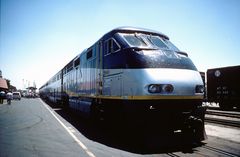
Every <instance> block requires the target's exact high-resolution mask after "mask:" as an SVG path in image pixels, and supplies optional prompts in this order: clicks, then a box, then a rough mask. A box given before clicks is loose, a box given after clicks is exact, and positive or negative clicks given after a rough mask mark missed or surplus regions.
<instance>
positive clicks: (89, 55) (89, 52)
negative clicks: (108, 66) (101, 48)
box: [87, 50, 92, 59]
mask: <svg viewBox="0 0 240 157" xmlns="http://www.w3.org/2000/svg"><path fill="white" fill-rule="evenodd" d="M91 57H92V50H90V51H88V52H87V59H89V58H91Z"/></svg>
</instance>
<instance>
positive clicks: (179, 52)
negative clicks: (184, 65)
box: [176, 51, 188, 57]
mask: <svg viewBox="0 0 240 157" xmlns="http://www.w3.org/2000/svg"><path fill="white" fill-rule="evenodd" d="M176 53H178V54H180V55H184V56H186V57H188V54H187V53H186V52H183V51H176Z"/></svg>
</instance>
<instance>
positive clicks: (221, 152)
mask: <svg viewBox="0 0 240 157" xmlns="http://www.w3.org/2000/svg"><path fill="white" fill-rule="evenodd" d="M202 148H204V149H207V150H208V151H213V152H216V153H218V154H220V155H223V156H229V157H239V154H234V153H232V152H228V151H225V150H221V149H218V148H215V147H211V146H206V145H205V146H202Z"/></svg>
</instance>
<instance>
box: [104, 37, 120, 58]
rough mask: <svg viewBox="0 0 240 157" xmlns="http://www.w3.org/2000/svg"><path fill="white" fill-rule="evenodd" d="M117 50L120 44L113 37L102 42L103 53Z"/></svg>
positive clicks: (106, 53)
mask: <svg viewBox="0 0 240 157" xmlns="http://www.w3.org/2000/svg"><path fill="white" fill-rule="evenodd" d="M119 50H120V46H119V44H118V43H117V42H116V41H115V40H114V39H113V38H111V39H108V40H106V41H105V42H104V55H108V54H110V53H114V52H117V51H119Z"/></svg>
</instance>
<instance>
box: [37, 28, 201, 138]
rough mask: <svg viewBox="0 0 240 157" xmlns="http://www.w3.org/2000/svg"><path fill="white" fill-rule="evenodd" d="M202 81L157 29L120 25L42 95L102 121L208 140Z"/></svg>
mask: <svg viewBox="0 0 240 157" xmlns="http://www.w3.org/2000/svg"><path fill="white" fill-rule="evenodd" d="M203 91H204V87H203V81H202V79H201V76H200V74H199V72H198V71H197V69H196V67H195V66H194V64H193V63H192V61H191V60H190V58H189V57H188V55H187V53H185V52H181V51H180V50H179V49H178V48H177V47H176V46H174V45H173V44H172V43H171V42H170V40H169V37H168V36H166V35H164V34H162V33H160V32H156V31H153V30H147V29H141V28H133V27H120V28H116V29H114V30H112V31H110V32H108V33H107V34H105V35H104V36H103V37H102V38H100V39H99V40H98V41H97V42H96V43H95V44H93V45H92V46H91V47H89V48H87V49H85V50H84V51H83V52H82V53H80V54H79V55H78V56H76V57H75V58H74V59H73V60H71V61H70V62H69V63H68V64H67V65H66V66H65V67H64V68H63V69H62V70H61V71H59V72H58V73H57V74H56V75H55V76H53V77H52V78H51V79H50V80H49V81H48V82H47V83H46V84H45V85H43V86H42V87H41V88H40V94H41V96H42V97H44V98H47V99H49V100H51V101H53V102H59V103H62V104H64V105H67V106H68V107H70V108H74V109H76V110H79V111H80V112H82V113H84V114H86V115H89V116H92V115H93V116H94V117H96V118H99V119H106V118H109V117H110V118H112V117H116V116H117V117H122V118H127V121H135V120H136V121H140V122H143V121H145V122H146V123H148V122H152V124H153V125H161V126H162V129H163V128H166V129H167V130H168V131H170V132H172V133H176V132H181V133H187V134H189V135H190V134H191V135H193V137H196V138H197V139H198V140H203V139H204V133H205V130H204V114H205V109H204V108H203V107H202V99H203Z"/></svg>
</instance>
